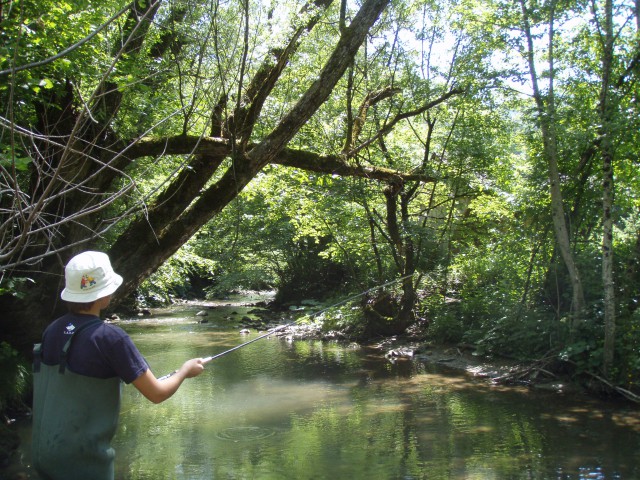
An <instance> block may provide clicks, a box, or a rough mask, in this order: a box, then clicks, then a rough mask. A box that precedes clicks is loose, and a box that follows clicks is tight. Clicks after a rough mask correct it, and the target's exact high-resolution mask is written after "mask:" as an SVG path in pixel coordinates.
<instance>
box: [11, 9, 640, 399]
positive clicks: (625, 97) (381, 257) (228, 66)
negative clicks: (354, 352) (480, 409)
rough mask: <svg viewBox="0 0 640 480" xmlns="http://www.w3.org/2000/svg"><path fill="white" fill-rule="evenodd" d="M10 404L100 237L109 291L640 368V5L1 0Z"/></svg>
mask: <svg viewBox="0 0 640 480" xmlns="http://www.w3.org/2000/svg"><path fill="white" fill-rule="evenodd" d="M0 37H1V41H0V98H1V102H0V105H2V113H1V114H0V193H1V197H0V265H1V267H0V268H1V273H0V275H1V277H0V280H1V283H0V294H1V296H0V308H1V309H2V312H3V315H2V316H1V317H0V328H1V329H2V332H3V333H2V343H1V344H0V360H1V362H2V372H3V373H2V379H1V381H0V401H1V402H2V405H1V407H2V408H3V409H4V408H7V407H8V406H10V405H11V404H12V402H15V401H16V400H17V399H19V398H22V397H24V395H25V394H26V393H28V389H29V383H30V381H29V375H28V370H29V369H28V367H27V365H28V362H29V350H30V347H31V344H32V343H33V342H34V341H37V339H38V338H39V336H40V334H41V332H42V330H43V328H44V326H45V325H46V324H47V323H48V322H50V321H51V320H52V319H53V318H54V317H55V316H56V315H57V314H58V313H60V311H61V310H64V306H63V305H61V304H60V301H59V292H60V290H61V288H62V286H63V282H64V279H63V268H64V264H65V263H66V261H68V259H69V258H71V256H73V255H74V254H76V253H78V252H79V251H81V250H85V249H89V248H91V249H100V250H104V251H107V252H108V253H109V254H110V256H111V258H112V263H113V265H114V268H115V270H116V271H117V272H119V273H120V274H121V275H122V276H123V277H124V279H125V283H124V284H123V286H122V287H121V288H120V289H119V291H118V293H117V297H116V298H114V305H116V306H117V308H124V306H125V305H127V304H128V305H131V304H133V303H135V302H137V303H138V304H139V305H140V304H145V303H146V304H149V303H155V304H162V303H166V302H170V301H172V299H176V298H186V297H188V296H194V295H196V296H200V297H215V296H219V295H224V294H225V293H227V292H229V291H232V290H238V289H275V290H276V291H277V301H278V302H280V303H287V302H295V301H299V300H301V299H308V298H313V299H316V300H319V301H330V300H331V299H335V298H345V296H348V294H349V293H358V292H362V291H365V290H367V289H369V288H371V287H373V286H375V285H380V284H383V283H386V282H390V281H393V280H397V282H395V283H394V284H393V285H392V286H391V287H390V288H388V289H386V290H384V292H383V291H382V290H380V291H377V290H376V292H375V295H369V296H367V297H366V298H365V301H363V302H360V304H359V305H358V308H355V309H354V308H352V307H353V305H351V304H347V305H345V306H343V307H342V308H340V309H336V311H334V312H331V314H330V315H329V316H328V317H327V319H326V322H327V325H328V326H327V328H329V327H330V328H342V329H345V330H347V331H351V332H352V333H353V334H354V335H358V336H360V337H362V338H364V337H366V336H371V335H378V334H387V335H390V334H394V333H399V332H402V331H404V330H405V329H406V328H408V327H411V326H415V325H419V326H420V328H421V329H422V330H423V332H424V335H425V339H427V340H429V341H433V342H440V343H452V344H460V343H464V344H465V345H471V346H472V347H473V348H474V349H476V351H477V352H478V353H487V354H499V355H507V356H511V357H516V358H519V359H535V358H541V357H543V356H544V357H545V358H554V359H556V360H557V361H558V362H562V363H563V365H564V366H565V368H569V369H570V371H571V373H572V374H573V375H575V376H578V375H581V374H584V373H585V372H586V373H589V374H590V375H592V376H597V377H598V378H601V379H604V380H606V382H607V383H608V384H610V385H612V386H615V387H617V388H619V389H620V391H626V392H629V393H630V394H633V392H638V391H639V389H640V376H639V374H638V372H640V311H639V310H638V296H639V286H640V271H639V267H640V176H639V175H638V170H639V159H638V152H639V147H638V145H640V138H639V136H640V111H639V108H640V98H639V94H640V88H639V80H640V0H626V1H613V0H580V1H577V2H576V1H571V2H567V1H564V0H545V1H534V0H516V1H509V2H505V1H502V0H497V1H496V0H493V1H491V0H490V1H485V0H483V1H482V2H480V1H477V0H458V1H451V0H423V1H411V0H362V1H356V2H352V1H346V0H342V1H340V2H332V1H331V0H317V1H316V2H310V3H303V2H296V1H293V0H282V1H280V0H272V1H268V0H264V1H252V0H243V1H238V2H226V1H220V0H208V1H197V2H196V1H193V0H136V1H133V2H132V3H125V2H123V1H119V0H101V1H100V2H97V1H91V0H75V1H70V0H66V1H65V0H62V1H60V0H55V1H53V0H20V1H17V0H16V1H12V0H9V1H4V2H2V3H0Z"/></svg>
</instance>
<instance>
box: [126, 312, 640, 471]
mask: <svg viewBox="0 0 640 480" xmlns="http://www.w3.org/2000/svg"><path fill="white" fill-rule="evenodd" d="M240 314H243V312H240ZM225 317H226V314H224V315H220V316H218V317H216V316H214V315H210V316H209V317H208V318H209V322H208V323H206V324H199V323H197V322H196V321H195V320H194V318H193V316H191V315H189V316H182V317H180V316H178V317H167V318H160V317H158V318H155V319H153V320H145V321H143V322H135V323H134V322H131V323H129V322H124V323H123V324H122V326H123V327H124V328H125V329H127V330H128V331H129V332H130V333H131V335H132V337H133V338H134V341H135V342H136V343H137V344H138V346H139V348H140V349H141V350H142V352H143V353H144V354H145V356H146V357H147V359H148V360H149V362H150V364H151V366H152V369H153V370H154V372H155V373H156V374H157V375H161V374H164V373H166V372H169V371H172V370H174V369H175V368H176V367H177V366H179V365H180V364H181V363H182V362H183V361H184V360H185V359H187V358H191V357H194V356H209V355H214V354H216V353H219V352H221V351H225V350H227V349H229V348H231V347H233V346H235V345H238V344H239V343H242V342H244V341H246V340H247V339H248V338H247V337H242V336H240V335H239V333H238V328H237V327H235V326H234V323H233V322H229V321H228V320H226V319H225ZM252 335H254V336H256V335H257V333H254V334H252ZM250 338H251V337H249V339H250ZM639 433H640V415H639V414H638V412H637V411H632V410H630V409H623V408H620V407H618V408H616V407H615V406H612V405H602V404H599V403H597V402H589V401H582V400H580V401H578V400H577V399H575V398H565V397H562V396H560V395H557V394H550V393H536V392H531V391H529V390H526V389H518V388H503V387H495V386H491V385H490V384H488V383H487V382H486V381H484V380H474V379H473V378H471V377H468V376H464V375H460V374H457V373H453V372H446V371H443V370H442V369H441V368H440V367H437V366H435V365H433V364H429V365H425V364H422V363H420V362H397V363H395V364H391V363H389V362H387V361H386V360H385V359H384V358H381V356H380V355H379V354H378V352H375V351H372V350H369V349H366V348H362V349H355V348H348V347H343V346H340V345H337V344H332V343H329V344H327V343H322V342H319V341H309V342H302V341H296V342H293V343H291V342H287V341H285V340H284V339H276V338H268V339H264V340H261V341H259V342H256V343H254V344H251V345H249V346H247V347H246V348H242V349H239V350H236V351H234V352H232V353H231V354H229V355H226V356H223V357H221V358H218V359H216V360H214V361H213V362H211V363H210V364H209V365H208V366H207V369H206V371H205V372H204V373H203V374H202V375H201V376H200V377H198V378H196V379H193V380H189V381H187V382H186V383H185V384H184V385H183V387H182V388H181V389H180V391H179V392H178V393H177V394H176V395H175V396H174V397H172V398H171V399H169V400H168V401H166V402H164V403H162V404H160V405H151V404H149V403H148V402H147V401H146V400H144V399H143V398H142V397H141V396H140V394H139V393H137V391H136V390H135V389H134V388H132V387H126V388H125V392H124V398H123V411H122V415H121V426H120V429H119V431H118V433H117V435H116V439H115V442H114V446H115V448H116V451H117V457H116V464H117V478H120V479H124V480H141V479H154V480H157V479H194V480H195V479H249V478H252V479H253V478H256V479H347V478H349V479H364V478H367V479H368V478H375V479H378V478H381V479H382V478H384V479H399V478H402V479H425V478H428V479H436V480H438V479H467V480H472V479H483V480H485V479H549V478H553V479H578V478H601V479H614V478H621V479H634V478H640V467H638V465H640V448H639V447H640V435H638V434H639Z"/></svg>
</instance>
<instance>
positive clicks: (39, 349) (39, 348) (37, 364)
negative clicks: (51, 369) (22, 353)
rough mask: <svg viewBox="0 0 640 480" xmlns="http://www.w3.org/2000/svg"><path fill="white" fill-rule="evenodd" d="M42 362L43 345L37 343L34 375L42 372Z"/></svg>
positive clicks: (34, 349) (34, 350) (34, 355)
mask: <svg viewBox="0 0 640 480" xmlns="http://www.w3.org/2000/svg"><path fill="white" fill-rule="evenodd" d="M41 360H42V344H41V343H36V344H35V345H34V346H33V373H38V372H39V371H40V361H41Z"/></svg>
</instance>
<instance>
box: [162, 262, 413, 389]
mask: <svg viewBox="0 0 640 480" xmlns="http://www.w3.org/2000/svg"><path fill="white" fill-rule="evenodd" d="M412 276H413V274H412V273H411V274H409V275H405V276H404V277H400V278H396V279H395V280H391V281H389V282H386V283H383V284H381V285H376V286H375V287H372V288H370V289H368V290H365V291H364V292H360V293H358V294H356V295H353V296H351V297H348V298H345V299H344V300H340V301H339V302H338V303H334V304H333V305H329V306H328V307H326V308H323V309H322V310H320V311H318V312H314V313H312V314H311V315H309V317H308V318H310V319H311V318H313V317H316V316H318V315H321V314H323V313H325V312H327V311H328V310H331V309H332V308H335V307H338V306H340V305H343V304H345V303H347V302H350V301H351V300H355V299H356V298H359V297H362V296H363V295H366V294H367V293H370V292H373V291H375V290H378V289H380V288H384V287H388V286H389V285H393V284H394V283H398V282H400V281H402V280H405V279H407V278H409V277H412ZM306 319H307V316H306V315H305V316H304V317H302V318H299V319H298V320H294V321H292V322H289V323H285V324H284V325H279V326H277V327H274V328H271V329H269V331H268V332H267V333H263V334H262V335H259V336H257V337H256V338H253V339H251V340H249V341H247V342H244V343H241V344H239V345H236V346H235V347H232V348H230V349H228V350H225V351H223V352H220V353H217V354H215V355H211V356H209V357H204V358H203V359H202V363H203V364H207V363H209V362H210V361H211V360H215V359H216V358H220V357H223V356H225V355H227V354H229V353H231V352H234V351H236V350H238V349H240V348H242V347H246V346H247V345H249V344H251V343H254V342H257V341H258V340H261V339H263V338H266V337H269V336H271V335H273V334H274V333H276V332H278V331H280V330H284V329H285V328H288V327H291V326H292V325H295V324H297V323H300V322H301V321H303V320H306ZM177 372H178V370H175V371H173V372H171V373H168V374H167V375H163V376H162V377H160V378H158V380H165V379H167V378H169V377H171V376H172V375H174V374H176V373H177Z"/></svg>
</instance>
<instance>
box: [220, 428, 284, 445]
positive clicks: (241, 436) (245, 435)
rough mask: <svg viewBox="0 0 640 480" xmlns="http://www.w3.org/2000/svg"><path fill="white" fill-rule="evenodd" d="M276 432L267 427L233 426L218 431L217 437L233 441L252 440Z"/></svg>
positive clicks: (260, 438) (266, 436) (269, 435)
mask: <svg viewBox="0 0 640 480" xmlns="http://www.w3.org/2000/svg"><path fill="white" fill-rule="evenodd" d="M275 433H276V432H275V431H274V430H272V429H270V428H265V427H231V428H227V429H225V430H222V431H220V432H218V433H216V437H218V438H219V439H221V440H231V441H232V442H248V441H251V440H262V439H263V438H268V437H271V436H272V435H274V434H275Z"/></svg>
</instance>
